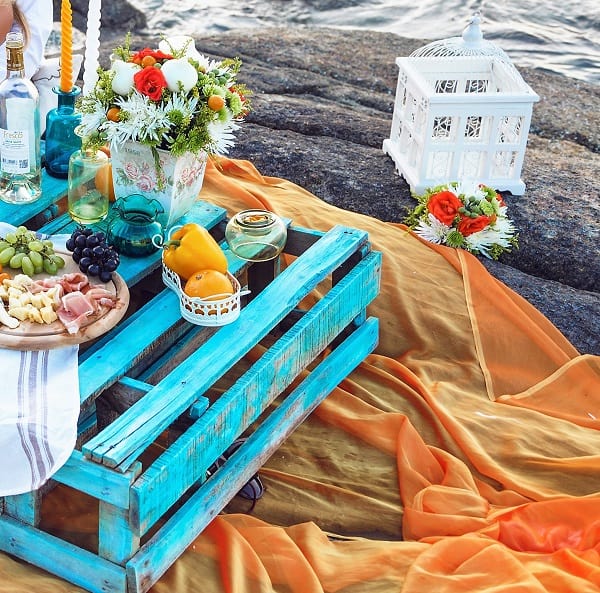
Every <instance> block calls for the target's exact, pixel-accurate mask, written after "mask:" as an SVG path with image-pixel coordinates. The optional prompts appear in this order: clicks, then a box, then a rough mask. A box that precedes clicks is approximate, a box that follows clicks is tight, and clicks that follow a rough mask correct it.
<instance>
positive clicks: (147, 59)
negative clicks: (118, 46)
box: [141, 56, 156, 68]
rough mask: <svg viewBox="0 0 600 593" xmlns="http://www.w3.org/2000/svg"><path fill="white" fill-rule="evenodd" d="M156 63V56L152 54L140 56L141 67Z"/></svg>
mask: <svg viewBox="0 0 600 593" xmlns="http://www.w3.org/2000/svg"><path fill="white" fill-rule="evenodd" d="M154 64H156V58H155V57H154V56H144V57H143V58H142V64H141V66H142V68H148V67H149V66H154Z"/></svg>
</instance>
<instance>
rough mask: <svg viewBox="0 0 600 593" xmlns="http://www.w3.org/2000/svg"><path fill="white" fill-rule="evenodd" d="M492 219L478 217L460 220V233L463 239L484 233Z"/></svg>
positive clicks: (466, 217)
mask: <svg viewBox="0 0 600 593" xmlns="http://www.w3.org/2000/svg"><path fill="white" fill-rule="evenodd" d="M490 222H491V219H490V217H489V216H478V217H477V218H469V217H468V216H465V217H463V218H461V219H460V221H459V223H458V227H457V228H458V232H459V233H460V234H461V235H462V236H463V237H468V236H469V235H472V234H473V233H478V232H479V231H482V230H483V229H484V228H485V227H486V226H487V225H488V224H490Z"/></svg>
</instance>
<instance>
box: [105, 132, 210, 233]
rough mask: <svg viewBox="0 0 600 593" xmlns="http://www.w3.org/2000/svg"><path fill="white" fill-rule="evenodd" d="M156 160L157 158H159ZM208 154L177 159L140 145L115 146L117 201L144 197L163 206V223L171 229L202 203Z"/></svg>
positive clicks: (112, 158)
mask: <svg viewBox="0 0 600 593" xmlns="http://www.w3.org/2000/svg"><path fill="white" fill-rule="evenodd" d="M155 157H156V158H155ZM207 158H208V155H207V154H206V153H201V154H198V155H196V154H193V153H189V152H188V153H186V154H184V155H183V156H180V157H174V156H173V155H171V154H170V153H169V152H167V151H165V150H156V154H155V153H154V152H153V150H152V149H151V148H150V147H149V146H146V145H145V144H140V143H138V142H125V143H124V144H122V145H119V146H117V145H114V146H111V160H112V168H113V183H114V187H115V197H116V198H117V199H118V198H124V197H127V196H130V195H132V194H142V195H144V196H145V197H147V198H148V199H150V200H151V199H155V200H157V201H158V202H160V204H161V205H162V207H163V209H164V214H163V215H161V216H162V220H159V222H160V223H161V224H162V225H163V227H164V228H167V227H170V226H171V225H172V224H173V223H175V222H176V221H177V220H178V219H180V218H181V217H182V216H183V215H184V214H186V213H187V212H189V211H190V210H191V208H192V206H193V205H194V203H195V202H196V200H197V199H198V194H199V193H200V189H201V188H202V182H203V181H204V172H205V170H206V160H207Z"/></svg>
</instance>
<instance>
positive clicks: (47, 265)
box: [44, 259, 58, 276]
mask: <svg viewBox="0 0 600 593" xmlns="http://www.w3.org/2000/svg"><path fill="white" fill-rule="evenodd" d="M57 271H58V266H57V265H56V264H55V263H54V262H53V261H51V260H49V259H45V260H44V272H46V274H50V275H51V276H53V275H54V274H56V272H57Z"/></svg>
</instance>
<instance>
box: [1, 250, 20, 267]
mask: <svg viewBox="0 0 600 593" xmlns="http://www.w3.org/2000/svg"><path fill="white" fill-rule="evenodd" d="M15 253H16V249H15V248H14V247H6V248H5V249H3V250H2V251H0V264H2V265H4V264H7V263H8V262H9V261H10V260H11V258H12V256H13V255H14V254H15Z"/></svg>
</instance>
